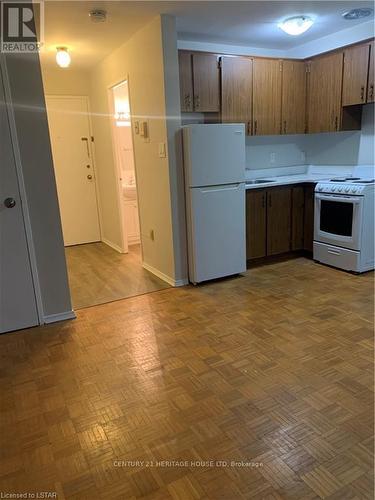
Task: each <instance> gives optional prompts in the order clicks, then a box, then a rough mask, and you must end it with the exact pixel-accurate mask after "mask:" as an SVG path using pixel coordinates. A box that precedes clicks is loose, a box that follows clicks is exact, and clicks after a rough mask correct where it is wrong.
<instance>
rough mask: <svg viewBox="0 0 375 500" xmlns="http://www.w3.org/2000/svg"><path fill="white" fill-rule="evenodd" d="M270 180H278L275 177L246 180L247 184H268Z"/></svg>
mask: <svg viewBox="0 0 375 500" xmlns="http://www.w3.org/2000/svg"><path fill="white" fill-rule="evenodd" d="M270 182H276V181H275V180H274V179H251V181H246V184H267V183H270Z"/></svg>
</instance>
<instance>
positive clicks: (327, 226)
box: [314, 193, 363, 250]
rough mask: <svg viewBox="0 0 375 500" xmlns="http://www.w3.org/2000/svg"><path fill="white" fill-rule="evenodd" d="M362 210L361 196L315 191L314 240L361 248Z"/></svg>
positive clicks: (353, 248)
mask: <svg viewBox="0 0 375 500" xmlns="http://www.w3.org/2000/svg"><path fill="white" fill-rule="evenodd" d="M362 210H363V197H361V196H345V195H334V194H323V193H315V222H314V240H315V241H320V242H321V243H328V244H330V245H336V246H339V247H343V248H350V249H351V250H359V249H360V242H361V227H362Z"/></svg>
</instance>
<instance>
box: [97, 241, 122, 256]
mask: <svg viewBox="0 0 375 500" xmlns="http://www.w3.org/2000/svg"><path fill="white" fill-rule="evenodd" d="M102 242H103V243H105V244H106V245H108V246H109V247H111V248H113V250H116V252H119V253H124V250H123V249H122V248H121V247H119V246H118V245H116V243H112V241H109V240H107V239H106V238H102Z"/></svg>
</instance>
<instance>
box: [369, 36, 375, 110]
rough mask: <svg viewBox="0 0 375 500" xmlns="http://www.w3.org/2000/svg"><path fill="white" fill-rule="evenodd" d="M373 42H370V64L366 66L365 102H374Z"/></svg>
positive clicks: (374, 55)
mask: <svg viewBox="0 0 375 500" xmlns="http://www.w3.org/2000/svg"><path fill="white" fill-rule="evenodd" d="M374 59H375V53H374V42H371V43H370V64H369V67H368V87H367V102H374V101H375V99H374V80H375V78H374Z"/></svg>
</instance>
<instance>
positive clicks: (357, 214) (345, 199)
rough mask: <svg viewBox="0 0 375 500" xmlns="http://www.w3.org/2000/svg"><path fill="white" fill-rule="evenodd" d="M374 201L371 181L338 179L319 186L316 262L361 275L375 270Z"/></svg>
mask: <svg viewBox="0 0 375 500" xmlns="http://www.w3.org/2000/svg"><path fill="white" fill-rule="evenodd" d="M374 198H375V179H374V178H370V177H368V178H366V177H363V178H362V177H354V176H351V177H336V178H333V179H331V180H329V181H324V182H319V183H318V184H317V185H316V187H315V223H314V259H315V260H316V261H318V262H322V263H324V264H328V265H331V266H334V267H338V268H340V269H345V270H347V271H353V272H357V273H361V272H365V271H369V270H371V269H374Z"/></svg>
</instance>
